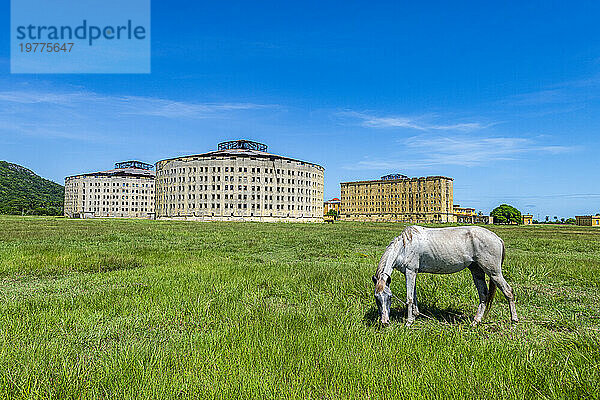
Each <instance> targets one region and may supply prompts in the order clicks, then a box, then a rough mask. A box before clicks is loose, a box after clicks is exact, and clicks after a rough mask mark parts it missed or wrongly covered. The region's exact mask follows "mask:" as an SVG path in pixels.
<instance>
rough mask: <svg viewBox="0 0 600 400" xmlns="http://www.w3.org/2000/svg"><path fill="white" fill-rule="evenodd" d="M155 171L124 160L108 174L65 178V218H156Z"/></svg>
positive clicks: (151, 167) (99, 173)
mask: <svg viewBox="0 0 600 400" xmlns="http://www.w3.org/2000/svg"><path fill="white" fill-rule="evenodd" d="M153 168H154V166H153V165H151V164H146V163H143V162H140V161H125V162H121V163H116V164H115V169H111V170H108V171H99V172H91V173H87V174H80V175H73V176H68V177H66V178H65V207H64V208H65V216H66V217H69V218H94V217H102V218H149V219H153V218H154V217H155V213H154V196H155V194H154V171H152V169H153Z"/></svg>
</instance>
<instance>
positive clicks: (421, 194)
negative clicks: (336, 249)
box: [340, 174, 455, 223]
mask: <svg viewBox="0 0 600 400" xmlns="http://www.w3.org/2000/svg"><path fill="white" fill-rule="evenodd" d="M452 184H453V179H452V178H448V177H444V176H428V177H421V178H409V177H407V176H405V175H399V174H397V175H386V176H383V177H381V179H378V180H372V181H359V182H343V183H341V198H342V202H341V213H340V215H341V218H342V219H344V220H350V221H390V222H407V223H443V222H454V219H455V217H454V214H453V186H452Z"/></svg>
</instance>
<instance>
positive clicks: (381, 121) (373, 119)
mask: <svg viewBox="0 0 600 400" xmlns="http://www.w3.org/2000/svg"><path fill="white" fill-rule="evenodd" d="M338 115H339V116H342V117H347V118H354V119H358V120H359V121H360V125H361V126H364V127H368V128H409V129H416V130H419V131H462V132H470V131H475V130H479V129H483V128H487V127H488V126H490V124H483V123H480V122H450V123H439V122H437V123H436V122H429V120H431V119H432V116H430V115H423V116H417V117H407V116H387V117H381V116H375V115H370V114H366V113H360V112H355V111H344V112H340V113H338Z"/></svg>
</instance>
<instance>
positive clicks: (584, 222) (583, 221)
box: [575, 215, 600, 226]
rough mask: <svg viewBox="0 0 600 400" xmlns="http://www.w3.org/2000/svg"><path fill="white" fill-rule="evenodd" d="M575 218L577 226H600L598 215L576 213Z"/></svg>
mask: <svg viewBox="0 0 600 400" xmlns="http://www.w3.org/2000/svg"><path fill="white" fill-rule="evenodd" d="M575 220H576V221H577V225H579V226H600V215H578V216H576V217H575Z"/></svg>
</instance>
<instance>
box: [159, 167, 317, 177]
mask: <svg viewBox="0 0 600 400" xmlns="http://www.w3.org/2000/svg"><path fill="white" fill-rule="evenodd" d="M236 169H237V172H239V173H248V172H251V173H253V174H260V173H264V174H273V173H275V174H277V175H286V174H287V175H289V176H305V177H309V178H313V177H316V176H317V174H314V173H311V172H305V171H295V170H293V169H289V170H285V169H280V168H260V167H252V168H249V167H237V168H236V167H233V166H231V167H223V170H224V172H236ZM274 171H276V172H274ZM186 172H187V173H188V174H192V173H198V172H204V173H207V172H213V173H219V172H221V167H179V168H171V169H164V170H159V171H158V173H157V174H158V176H165V175H176V174H185V173H186Z"/></svg>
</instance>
